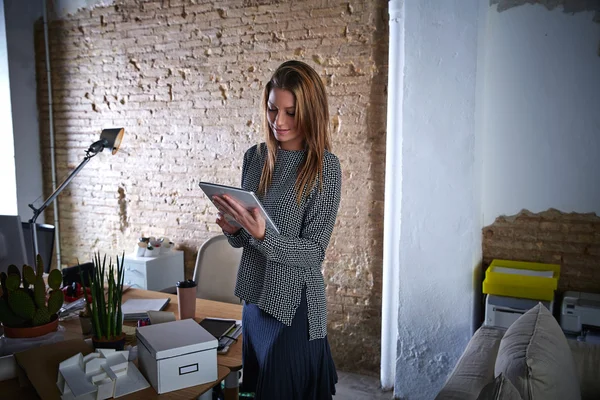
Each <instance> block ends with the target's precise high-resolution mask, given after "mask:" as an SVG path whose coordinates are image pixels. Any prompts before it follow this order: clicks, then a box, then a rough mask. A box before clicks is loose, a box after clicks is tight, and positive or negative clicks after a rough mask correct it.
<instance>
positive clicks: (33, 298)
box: [0, 255, 64, 338]
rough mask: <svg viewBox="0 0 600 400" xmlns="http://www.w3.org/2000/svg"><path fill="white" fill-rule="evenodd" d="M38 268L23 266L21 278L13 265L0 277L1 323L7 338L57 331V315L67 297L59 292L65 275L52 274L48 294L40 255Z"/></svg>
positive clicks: (37, 262)
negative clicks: (0, 287) (0, 293)
mask: <svg viewBox="0 0 600 400" xmlns="http://www.w3.org/2000/svg"><path fill="white" fill-rule="evenodd" d="M36 264H37V265H36V271H34V270H33V268H32V267H30V266H29V265H24V266H23V275H22V276H21V271H19V269H18V268H17V267H16V266H15V265H10V266H9V267H8V269H7V272H2V273H0V284H1V285H2V297H0V322H2V325H3V327H4V335H5V336H6V337H12V338H32V337H39V336H43V335H46V334H47V333H50V332H53V331H55V330H56V328H57V327H58V311H59V310H60V308H61V307H62V305H63V301H64V294H63V292H62V291H61V290H59V289H60V285H61V283H62V273H61V272H60V271H59V270H57V269H54V270H52V271H50V274H49V275H48V286H49V287H50V291H49V292H47V291H46V282H44V278H43V273H44V265H43V262H42V258H41V257H40V256H39V255H38V256H37V259H36Z"/></svg>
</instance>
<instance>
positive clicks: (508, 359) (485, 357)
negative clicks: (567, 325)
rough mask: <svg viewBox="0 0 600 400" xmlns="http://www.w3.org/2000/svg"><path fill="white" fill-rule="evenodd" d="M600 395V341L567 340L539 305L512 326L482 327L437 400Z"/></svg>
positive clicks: (538, 399) (522, 399)
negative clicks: (594, 342) (503, 327)
mask: <svg viewBox="0 0 600 400" xmlns="http://www.w3.org/2000/svg"><path fill="white" fill-rule="evenodd" d="M458 399H460V400H470V399H472V400H487V399H494V400H500V399H511V400H554V399H556V400H559V399H560V400H569V399H583V400H587V399H600V345H598V344H591V343H586V342H579V341H576V340H572V339H567V338H566V337H565V335H564V333H563V331H562V330H561V328H560V326H559V324H558V322H557V321H556V319H555V318H554V317H553V316H552V314H551V313H550V312H549V311H548V310H547V309H546V307H544V306H542V304H541V303H540V304H538V305H537V306H535V307H534V308H532V309H531V310H529V311H528V312H527V313H525V314H523V315H522V316H521V317H519V319H517V320H516V321H515V322H514V323H513V324H512V325H511V326H510V327H509V328H508V329H500V328H494V327H488V326H482V327H481V328H479V329H478V330H477V331H476V332H475V334H474V335H473V337H472V338H471V340H470V341H469V343H468V345H467V347H466V349H465V351H464V352H463V354H462V355H461V357H460V359H459V360H458V362H457V364H456V366H455V367H454V369H453V370H452V372H451V373H450V375H449V377H448V379H447V381H446V383H445V384H444V386H443V388H442V390H441V391H440V392H439V393H438V395H437V397H436V400H458Z"/></svg>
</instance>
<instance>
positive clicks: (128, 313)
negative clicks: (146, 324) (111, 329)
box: [121, 297, 171, 321]
mask: <svg viewBox="0 0 600 400" xmlns="http://www.w3.org/2000/svg"><path fill="white" fill-rule="evenodd" d="M170 300H171V299H169V298H168V297H167V298H164V299H129V300H127V301H125V302H124V303H123V305H122V306H121V311H122V312H123V318H124V319H125V321H137V320H138V319H142V318H148V311H162V310H164V309H165V307H166V306H167V304H169V301H170Z"/></svg>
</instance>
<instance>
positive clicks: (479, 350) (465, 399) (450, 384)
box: [435, 326, 504, 400]
mask: <svg viewBox="0 0 600 400" xmlns="http://www.w3.org/2000/svg"><path fill="white" fill-rule="evenodd" d="M503 334H504V330H503V329H497V328H491V327H487V326H482V327H481V328H479V329H478V330H477V331H476V332H475V334H474V335H473V337H472V338H471V340H470V341H469V343H468V344H467V348H466V349H465V351H464V352H463V354H462V355H461V357H460V359H459V360H458V362H457V363H456V366H455V367H454V369H453V370H452V372H451V373H450V376H449V377H448V380H447V381H446V384H445V385H444V387H443V388H442V390H441V391H440V392H439V393H438V395H437V396H436V398H435V399H436V400H475V399H476V398H477V395H478V394H479V392H480V391H481V389H482V388H483V387H484V386H485V385H486V384H488V383H489V382H491V381H492V380H493V379H494V363H495V360H496V354H498V347H499V346H500V339H502V335H503Z"/></svg>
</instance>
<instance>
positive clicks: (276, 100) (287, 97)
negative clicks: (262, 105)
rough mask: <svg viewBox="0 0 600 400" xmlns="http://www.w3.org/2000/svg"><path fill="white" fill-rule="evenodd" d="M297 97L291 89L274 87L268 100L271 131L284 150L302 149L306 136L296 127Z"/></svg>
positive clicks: (268, 117)
mask: <svg viewBox="0 0 600 400" xmlns="http://www.w3.org/2000/svg"><path fill="white" fill-rule="evenodd" d="M295 111H296V98H295V97H294V94H293V93H292V92H290V91H289V90H285V89H279V88H273V89H271V92H270V93H269V99H268V100H267V119H268V120H269V126H270V127H271V132H273V135H274V136H275V139H277V141H279V146H281V148H282V149H283V150H302V149H303V148H304V136H303V135H302V134H301V133H300V132H299V131H298V130H297V129H296V120H295V115H294V113H295Z"/></svg>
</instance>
